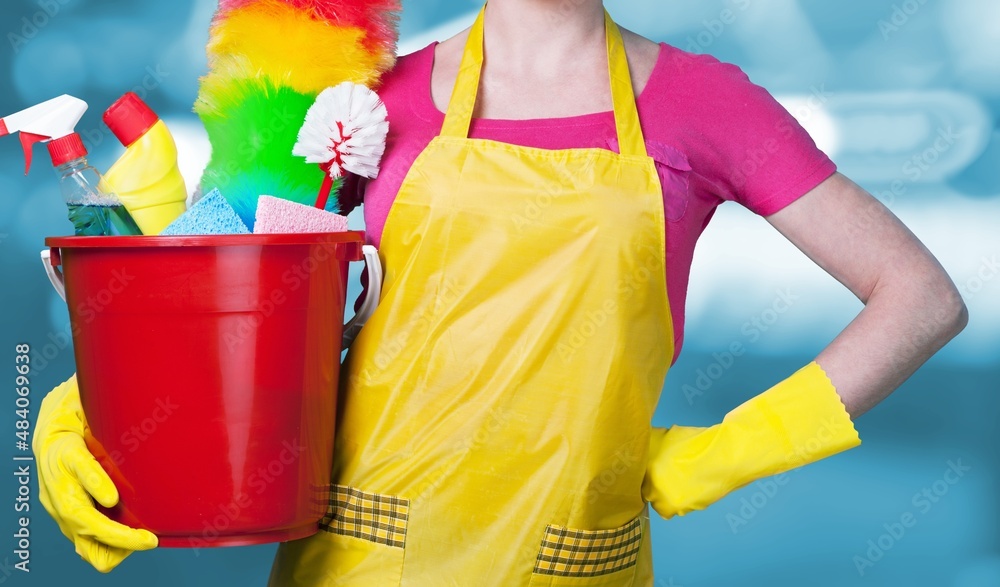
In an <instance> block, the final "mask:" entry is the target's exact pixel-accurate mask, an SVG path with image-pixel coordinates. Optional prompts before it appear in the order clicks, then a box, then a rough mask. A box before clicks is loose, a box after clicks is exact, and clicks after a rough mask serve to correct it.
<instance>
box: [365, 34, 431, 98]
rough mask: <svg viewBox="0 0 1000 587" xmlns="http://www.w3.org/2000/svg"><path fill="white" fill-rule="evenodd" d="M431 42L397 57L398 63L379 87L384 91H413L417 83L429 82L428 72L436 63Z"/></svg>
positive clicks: (383, 78) (383, 77)
mask: <svg viewBox="0 0 1000 587" xmlns="http://www.w3.org/2000/svg"><path fill="white" fill-rule="evenodd" d="M436 44H437V43H436V42H435V43H431V44H429V45H427V46H426V47H424V48H422V49H418V50H416V51H414V52H412V53H408V54H406V55H401V56H399V57H397V58H396V63H395V64H394V65H393V66H392V68H391V69H389V71H387V72H386V73H385V74H384V75H383V76H382V80H381V83H380V85H379V88H378V92H379V95H382V94H383V93H399V92H407V91H412V90H413V86H414V85H416V84H421V83H423V84H424V85H426V83H427V74H428V73H429V71H430V68H431V66H432V65H433V63H434V46H435V45H436Z"/></svg>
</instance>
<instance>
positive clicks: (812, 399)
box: [642, 361, 861, 518]
mask: <svg viewBox="0 0 1000 587" xmlns="http://www.w3.org/2000/svg"><path fill="white" fill-rule="evenodd" d="M859 444H861V439H860V438H859V437H858V433H857V431H856V430H855V429H854V424H853V422H852V421H851V418H850V416H849V415H848V413H847V410H846V409H845V408H844V404H843V402H842V401H841V399H840V396H839V395H837V390H836V389H835V388H834V386H833V384H832V383H831V382H830V379H829V378H828V377H827V376H826V373H825V372H824V371H823V369H822V368H821V367H820V366H819V364H818V363H816V362H815V361H812V362H810V363H809V364H808V365H806V366H805V367H802V368H801V369H799V370H798V371H796V372H795V373H794V374H793V375H792V376H790V377H789V378H787V379H785V380H784V381H781V382H780V383H778V384H776V385H774V386H773V387H771V388H770V389H768V390H767V391H765V392H764V393H762V394H760V395H758V396H756V397H753V398H751V399H749V400H747V401H746V402H745V403H743V404H742V405H740V406H739V407H737V408H736V409H734V410H732V411H731V412H729V413H728V414H726V417H725V418H723V420H722V422H721V423H720V424H716V425H714V426H711V427H707V428H703V427H693V426H672V427H670V428H667V429H664V428H654V429H653V430H652V434H651V436H650V447H649V448H650V452H649V462H648V465H647V469H646V477H645V479H644V480H643V484H642V493H643V497H644V498H645V499H646V501H648V502H649V503H650V504H651V505H652V506H653V509H654V510H656V512H657V513H659V514H660V515H661V516H663V517H664V518H670V517H672V516H674V515H684V514H686V513H688V512H690V511H694V510H700V509H704V508H706V507H708V506H709V505H711V504H713V503H715V502H716V501H718V500H719V499H722V498H723V497H725V496H726V495H727V494H728V493H730V492H732V491H734V490H736V489H739V488H740V487H743V486H744V485H747V484H748V483H751V482H753V481H756V480H757V479H761V478H763V477H767V476H770V475H777V474H778V473H783V472H785V471H788V470H789V469H793V468H795V467H800V466H802V465H806V464H809V463H812V462H815V461H818V460H820V459H823V458H826V457H828V456H830V455H833V454H836V453H838V452H841V451H844V450H847V449H850V448H854V447H855V446H858V445H859Z"/></svg>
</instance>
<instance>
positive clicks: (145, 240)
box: [45, 230, 365, 261]
mask: <svg viewBox="0 0 1000 587" xmlns="http://www.w3.org/2000/svg"><path fill="white" fill-rule="evenodd" d="M364 235H365V233H364V231H360V230H348V231H344V232H301V233H291V234H212V235H208V234H206V235H191V236H50V237H46V238H45V246H47V247H55V248H60V247H66V248H118V247H226V246H241V245H310V244H327V243H355V244H357V247H356V249H357V250H356V251H354V250H353V249H354V247H350V248H349V252H350V253H353V257H352V258H351V260H352V261H359V260H361V245H363V244H364V240H365V236H364ZM354 257H356V258H354Z"/></svg>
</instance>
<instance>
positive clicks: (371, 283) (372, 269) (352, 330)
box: [50, 245, 382, 349]
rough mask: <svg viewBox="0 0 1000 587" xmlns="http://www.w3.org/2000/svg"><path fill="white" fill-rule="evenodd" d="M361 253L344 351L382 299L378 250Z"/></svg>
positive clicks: (368, 247)
mask: <svg viewBox="0 0 1000 587" xmlns="http://www.w3.org/2000/svg"><path fill="white" fill-rule="evenodd" d="M361 252H362V253H363V254H364V256H365V267H367V270H368V291H367V292H366V293H365V299H364V301H362V302H361V307H360V308H358V311H357V312H355V314H354V317H353V318H351V320H350V321H349V322H348V323H347V324H345V325H344V339H343V348H345V349H346V348H347V347H349V346H351V343H352V342H354V338H355V337H356V336H357V335H358V332H361V327H362V326H364V325H365V322H367V321H368V318H370V317H371V315H372V312H374V311H375V306H377V305H378V301H379V298H381V297H382V260H381V259H379V257H378V249H376V248H375V247H374V246H372V245H364V246H362V247H361ZM50 279H51V277H50Z"/></svg>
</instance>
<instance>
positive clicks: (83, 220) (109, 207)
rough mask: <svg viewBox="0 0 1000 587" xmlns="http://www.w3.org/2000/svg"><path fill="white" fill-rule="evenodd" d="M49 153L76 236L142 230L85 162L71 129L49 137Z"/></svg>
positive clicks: (85, 154)
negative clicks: (50, 138) (62, 134)
mask: <svg viewBox="0 0 1000 587" xmlns="http://www.w3.org/2000/svg"><path fill="white" fill-rule="evenodd" d="M49 154H50V155H52V164H53V165H55V168H56V174H57V175H58V176H59V187H60V189H61V190H62V195H63V200H64V201H65V202H66V206H67V207H68V208H69V220H70V222H72V223H73V228H74V229H75V231H76V234H77V235H78V236H129V235H140V234H142V231H141V230H140V229H139V227H138V226H137V225H136V223H135V220H133V219H132V215H131V214H129V212H128V210H127V209H126V208H125V206H124V205H123V204H122V202H121V200H120V199H119V198H118V195H117V194H116V193H115V192H114V190H113V189H112V188H111V187H110V186H109V185H108V183H107V182H106V181H105V180H104V177H103V176H101V173H100V172H99V171H97V169H95V168H94V167H92V166H91V165H90V164H88V163H87V149H86V147H84V145H83V141H82V140H80V136H79V135H77V134H76V133H73V134H71V135H68V136H66V137H63V138H60V139H57V140H54V141H52V142H51V143H49Z"/></svg>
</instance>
